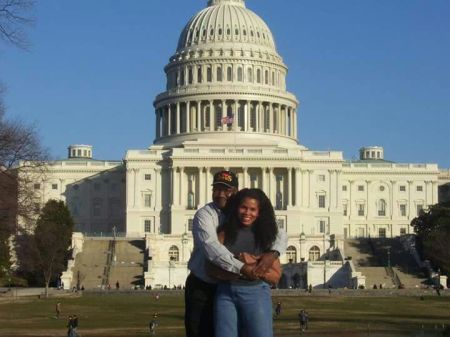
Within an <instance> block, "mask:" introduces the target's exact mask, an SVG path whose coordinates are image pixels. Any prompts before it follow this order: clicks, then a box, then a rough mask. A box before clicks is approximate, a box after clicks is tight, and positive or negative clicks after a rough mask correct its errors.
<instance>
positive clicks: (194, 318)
mask: <svg viewBox="0 0 450 337" xmlns="http://www.w3.org/2000/svg"><path fill="white" fill-rule="evenodd" d="M215 292H216V285H215V284H211V283H206V282H204V281H202V280H200V279H199V278H197V277H195V276H194V275H193V274H192V273H191V274H190V275H189V276H188V278H187V280H186V289H185V292H184V303H185V314H184V326H185V328H186V337H214V317H213V311H214V295H215Z"/></svg>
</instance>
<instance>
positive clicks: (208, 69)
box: [206, 67, 212, 82]
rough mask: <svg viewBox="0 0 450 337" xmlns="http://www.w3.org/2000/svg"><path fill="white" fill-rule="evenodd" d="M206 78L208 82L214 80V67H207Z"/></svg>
mask: <svg viewBox="0 0 450 337" xmlns="http://www.w3.org/2000/svg"><path fill="white" fill-rule="evenodd" d="M206 80H207V81H208V82H212V69H211V67H208V68H207V69H206Z"/></svg>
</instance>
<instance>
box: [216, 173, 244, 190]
mask: <svg viewBox="0 0 450 337" xmlns="http://www.w3.org/2000/svg"><path fill="white" fill-rule="evenodd" d="M219 184H221V185H225V186H227V187H236V188H238V187H239V182H238V178H237V177H236V175H235V174H234V173H233V172H231V171H220V172H217V173H216V174H215V175H214V180H213V183H212V185H213V186H214V185H219Z"/></svg>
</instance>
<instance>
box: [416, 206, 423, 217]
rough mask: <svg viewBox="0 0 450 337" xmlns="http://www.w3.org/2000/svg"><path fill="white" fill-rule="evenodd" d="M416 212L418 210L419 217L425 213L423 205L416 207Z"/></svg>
mask: <svg viewBox="0 0 450 337" xmlns="http://www.w3.org/2000/svg"><path fill="white" fill-rule="evenodd" d="M416 210H417V216H419V215H420V214H421V213H422V212H423V205H422V204H418V205H417V206H416Z"/></svg>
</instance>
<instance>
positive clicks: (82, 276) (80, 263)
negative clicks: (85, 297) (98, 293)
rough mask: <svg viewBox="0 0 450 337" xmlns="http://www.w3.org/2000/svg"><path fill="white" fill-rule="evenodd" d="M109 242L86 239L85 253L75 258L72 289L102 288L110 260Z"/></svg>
mask: <svg viewBox="0 0 450 337" xmlns="http://www.w3.org/2000/svg"><path fill="white" fill-rule="evenodd" d="M108 247H109V241H108V240H95V239H86V240H85V241H84V243H83V251H82V252H81V253H79V254H78V255H77V256H76V258H75V266H74V268H73V280H72V284H71V288H72V287H77V286H79V287H82V286H83V287H84V288H85V289H98V288H100V287H101V286H102V283H103V279H104V271H105V266H106V262H107V259H108Z"/></svg>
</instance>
